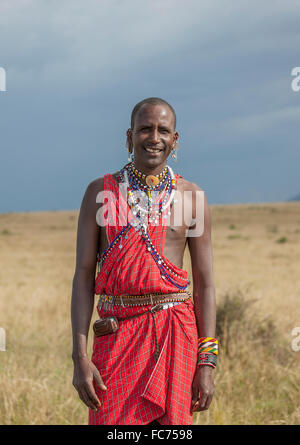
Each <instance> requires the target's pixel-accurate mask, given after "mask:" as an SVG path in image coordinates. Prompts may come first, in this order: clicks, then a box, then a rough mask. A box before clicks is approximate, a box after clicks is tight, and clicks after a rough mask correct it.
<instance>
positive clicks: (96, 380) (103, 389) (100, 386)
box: [93, 367, 107, 391]
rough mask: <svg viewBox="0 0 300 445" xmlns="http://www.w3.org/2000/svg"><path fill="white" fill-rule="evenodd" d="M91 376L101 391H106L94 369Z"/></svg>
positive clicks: (97, 372) (98, 373)
mask: <svg viewBox="0 0 300 445" xmlns="http://www.w3.org/2000/svg"><path fill="white" fill-rule="evenodd" d="M93 376H94V380H95V382H96V383H97V385H98V386H99V388H100V389H102V391H107V387H106V386H105V385H104V383H103V380H102V377H101V375H100V372H99V371H98V369H97V368H96V367H95V368H94V369H93Z"/></svg>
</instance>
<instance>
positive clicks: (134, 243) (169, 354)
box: [89, 174, 198, 425]
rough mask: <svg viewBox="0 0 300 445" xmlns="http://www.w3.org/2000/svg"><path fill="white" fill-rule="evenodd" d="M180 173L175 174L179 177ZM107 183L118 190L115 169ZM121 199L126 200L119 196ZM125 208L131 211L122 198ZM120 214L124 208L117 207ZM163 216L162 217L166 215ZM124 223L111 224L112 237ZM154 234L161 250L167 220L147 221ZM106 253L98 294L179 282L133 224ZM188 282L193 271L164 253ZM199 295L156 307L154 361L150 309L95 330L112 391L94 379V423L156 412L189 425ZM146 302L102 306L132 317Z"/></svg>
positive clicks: (99, 362)
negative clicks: (103, 331)
mask: <svg viewBox="0 0 300 445" xmlns="http://www.w3.org/2000/svg"><path fill="white" fill-rule="evenodd" d="M178 176H179V175H176V179H177V178H178ZM104 190H112V191H114V192H115V193H116V201H118V184H117V183H116V181H115V179H114V178H113V176H112V175H110V174H107V175H105V176H104ZM120 199H122V200H123V198H122V197H121V198H120ZM120 209H121V210H120V211H127V210H128V207H127V202H126V201H124V203H123V204H122V206H121V207H120ZM117 213H118V209H117ZM160 222H161V219H160ZM122 228H123V226H117V227H113V226H112V227H111V226H106V234H107V237H108V241H109V243H110V242H111V241H112V240H113V239H114V238H115V236H116V235H117V234H118V233H119V232H120V230H121V229H122ZM148 233H149V235H150V238H151V240H152V242H153V244H154V245H155V247H156V249H157V250H158V252H159V253H160V255H162V252H163V246H164V241H165V235H166V225H163V224H159V225H157V226H155V225H153V226H151V225H150V226H148ZM128 235H129V236H128V239H123V241H122V245H123V247H122V249H119V247H118V244H119V243H117V245H116V246H114V248H113V249H112V251H111V252H110V253H109V255H108V257H107V258H106V260H105V262H104V264H103V266H102V269H101V270H100V272H99V273H98V275H97V277H96V280H95V293H97V294H101V293H105V294H108V295H126V294H128V295H143V294H146V293H155V292H160V293H172V292H178V288H177V287H176V286H175V285H173V284H171V283H169V282H167V281H166V280H164V279H162V278H161V276H160V271H159V269H158V267H157V265H156V263H155V261H154V259H153V257H152V255H151V253H150V252H149V251H147V249H146V247H145V242H144V240H143V239H142V237H141V236H140V235H138V234H137V233H136V232H135V231H134V229H132V228H131V229H130V232H129V233H128ZM164 260H165V261H166V262H167V264H168V266H169V267H170V268H171V269H172V270H174V271H175V272H176V273H177V274H178V275H179V277H175V278H174V276H173V275H172V279H173V280H174V281H176V282H177V283H179V284H181V285H184V284H186V280H184V279H182V278H181V277H183V278H187V272H186V271H184V270H182V269H180V268H179V267H177V266H176V265H174V264H173V263H171V262H170V261H169V260H167V259H166V258H164ZM193 306H194V305H193V302H192V300H191V299H189V300H188V301H186V302H182V303H180V304H178V305H176V306H174V307H170V308H168V309H164V310H161V311H159V312H156V313H155V314H154V317H155V322H156V334H157V340H158V345H159V352H160V354H159V358H158V361H157V362H156V360H155V356H154V351H155V332H154V329H155V327H154V323H153V318H152V316H151V314H145V315H141V316H140V317H137V318H134V319H131V320H126V321H121V322H119V326H120V327H119V330H118V331H117V332H115V333H114V334H109V335H104V336H102V337H95V336H94V345H93V354H92V362H93V363H94V364H95V365H96V367H97V369H98V370H99V372H100V374H101V376H102V378H103V381H104V384H105V385H106V387H107V391H102V390H100V389H99V388H98V386H97V385H96V383H95V382H94V388H95V391H96V393H97V396H98V397H99V400H100V402H101V407H100V409H99V410H98V411H92V410H89V424H90V425H145V424H148V423H150V422H151V421H153V420H154V419H157V420H158V422H159V423H160V424H161V425H191V424H192V420H193V416H192V414H191V412H190V406H191V399H192V381H193V377H194V373H195V370H196V364H197V346H198V344H197V342H198V340H197V338H198V332H197V325H196V319H195V313H194V308H193ZM150 307H151V305H148V306H142V307H141V306H132V307H122V306H112V307H110V309H106V310H104V309H103V308H102V309H99V308H97V310H98V313H99V316H100V317H104V316H107V315H115V316H117V317H120V318H122V317H127V316H130V315H133V314H136V313H142V312H145V311H146V310H147V309H149V308H150Z"/></svg>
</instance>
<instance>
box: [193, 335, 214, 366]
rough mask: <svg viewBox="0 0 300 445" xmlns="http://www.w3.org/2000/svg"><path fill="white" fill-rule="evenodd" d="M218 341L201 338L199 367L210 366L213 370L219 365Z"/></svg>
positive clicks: (199, 343)
mask: <svg viewBox="0 0 300 445" xmlns="http://www.w3.org/2000/svg"><path fill="white" fill-rule="evenodd" d="M217 355H218V340H217V339H216V338H214V337H200V338H199V339H198V355H197V365H209V366H212V367H213V368H215V367H216V364H217Z"/></svg>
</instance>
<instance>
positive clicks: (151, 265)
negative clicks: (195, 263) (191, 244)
mask: <svg viewBox="0 0 300 445" xmlns="http://www.w3.org/2000/svg"><path fill="white" fill-rule="evenodd" d="M178 177H180V175H175V178H176V181H177V178H178ZM106 191H108V192H113V194H114V196H115V202H112V201H113V200H112V199H110V200H109V202H108V203H107V204H105V203H104V205H105V206H106V208H107V218H106V220H107V221H108V223H110V221H113V220H114V219H115V221H116V223H117V225H116V226H114V225H110V224H107V225H106V226H105V230H106V235H107V239H108V242H109V243H111V242H112V241H113V240H114V238H115V237H116V236H117V235H118V234H119V232H120V231H121V230H122V229H123V228H124V227H125V226H126V224H127V221H128V218H127V215H128V213H129V212H130V213H131V210H130V208H129V206H128V204H127V202H126V200H125V199H124V197H123V195H122V194H120V199H119V187H118V183H117V182H116V180H115V179H114V177H113V176H112V175H110V174H106V175H105V176H104V196H105V197H107V199H108V197H109V195H108V194H107V196H106ZM110 196H112V195H110ZM167 211H168V209H166V210H165V211H164V212H163V215H166V214H167ZM103 213H104V216H106V215H105V213H106V212H105V211H104V212H103ZM119 213H120V215H119ZM114 215H115V218H114ZM129 220H130V218H129ZM120 221H121V222H123V221H126V222H125V223H124V225H119V222H120ZM164 221H167V219H166V218H163V217H162V216H161V217H160V219H159V224H158V225H154V224H151V225H149V226H148V234H149V236H150V238H151V241H152V243H153V244H154V246H155V248H156V250H157V251H158V252H159V253H160V255H161V256H162V257H163V259H164V261H165V262H166V264H167V265H168V267H170V268H171V269H172V270H173V271H174V272H175V273H176V274H178V275H179V277H175V278H174V276H173V275H172V276H171V278H172V279H173V281H176V283H178V284H179V285H180V286H184V285H186V284H187V281H186V279H187V278H188V273H187V271H185V270H183V269H180V268H179V267H177V266H176V265H175V264H173V263H171V261H169V260H168V259H167V258H166V257H164V256H163V248H164V244H165V239H166V230H167V225H166V223H164ZM127 233H128V238H127V239H126V238H125V237H124V236H123V237H122V246H123V247H122V248H121V249H119V242H118V243H117V245H116V246H115V247H114V248H113V249H112V251H111V252H110V253H109V255H108V257H107V258H106V260H105V266H104V267H102V269H101V270H100V272H99V273H98V275H97V277H96V281H95V294H98V295H99V294H107V295H126V294H127V295H143V294H149V293H155V292H161V293H172V292H178V288H177V287H176V286H175V285H174V284H172V283H170V282H169V281H167V280H165V279H163V278H162V277H161V273H160V270H159V268H158V267H157V264H156V263H155V260H154V258H153V256H152V255H151V252H149V251H148V250H147V247H146V243H145V241H144V240H143V239H142V237H141V236H140V235H139V234H138V233H137V232H136V231H135V230H134V228H133V227H131V228H130V231H129V232H127Z"/></svg>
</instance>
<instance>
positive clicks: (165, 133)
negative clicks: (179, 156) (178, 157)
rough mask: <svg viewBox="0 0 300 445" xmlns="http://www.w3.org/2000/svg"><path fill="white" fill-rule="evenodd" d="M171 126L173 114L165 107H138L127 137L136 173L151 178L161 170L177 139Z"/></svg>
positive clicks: (173, 121)
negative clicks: (148, 175) (150, 176)
mask: <svg viewBox="0 0 300 445" xmlns="http://www.w3.org/2000/svg"><path fill="white" fill-rule="evenodd" d="M174 124H175V119H174V115H173V113H172V111H171V110H170V108H169V107H168V106H167V105H161V104H155V105H154V104H148V103H146V104H144V105H142V106H141V108H140V109H139V111H138V112H137V114H136V116H135V121H134V127H133V128H132V129H131V130H129V134H128V142H129V147H130V149H131V150H132V147H133V150H134V164H135V166H136V168H137V169H138V170H140V171H142V172H143V173H146V174H153V175H155V174H158V173H160V172H161V171H162V170H163V168H164V167H165V165H166V160H167V158H168V156H169V154H170V152H171V150H172V148H173V147H174V144H175V142H176V139H177V138H178V133H177V132H176V131H175V128H174Z"/></svg>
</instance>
